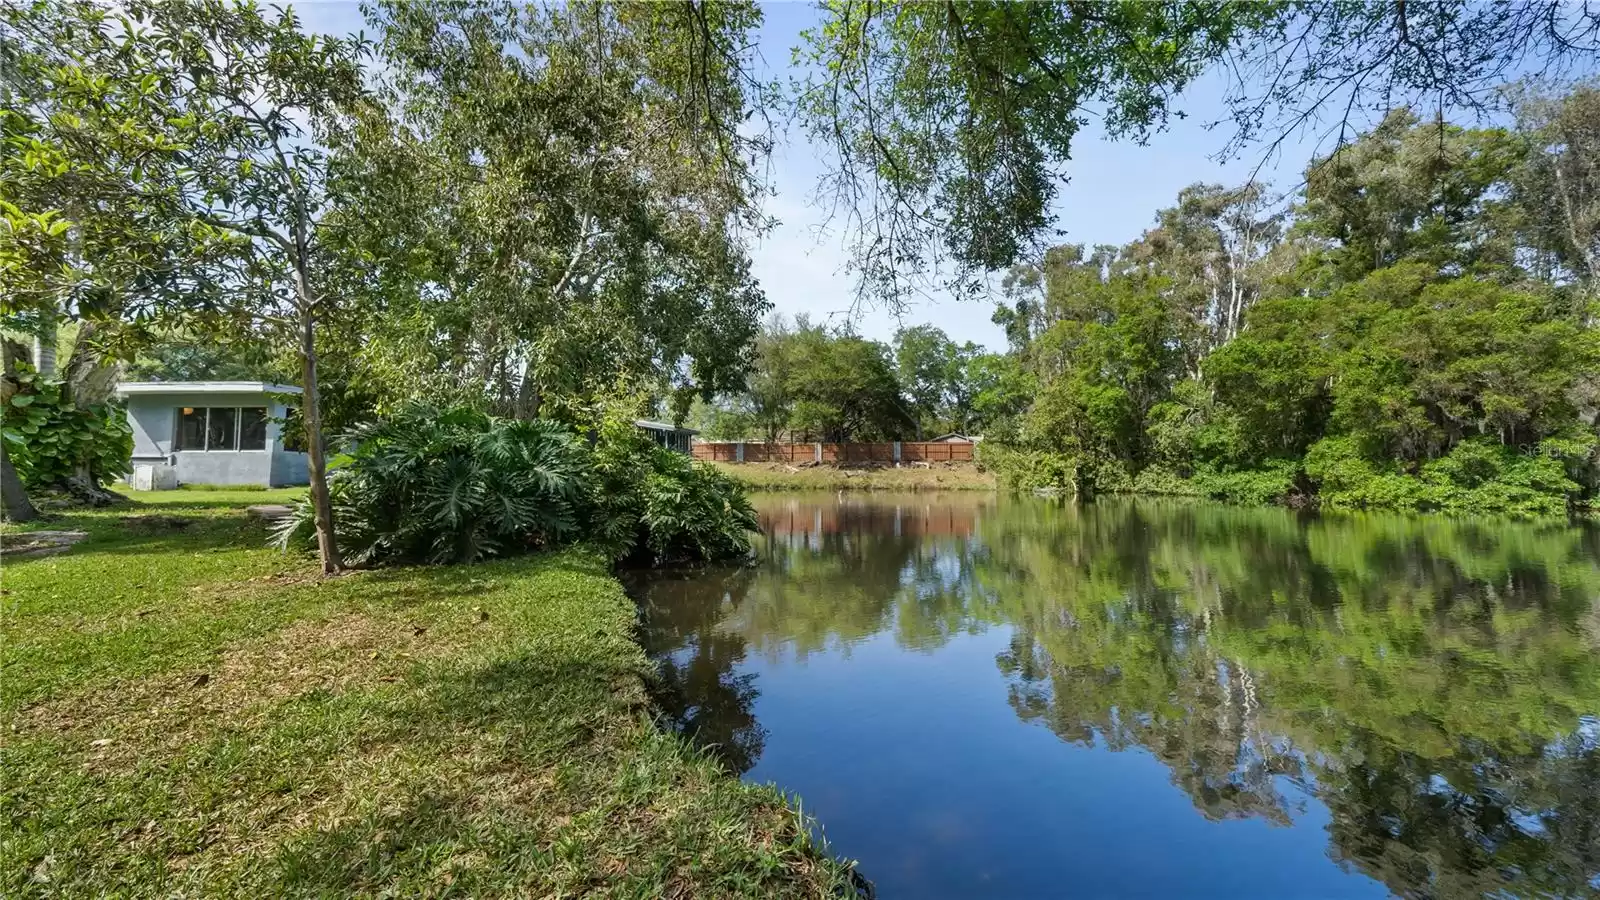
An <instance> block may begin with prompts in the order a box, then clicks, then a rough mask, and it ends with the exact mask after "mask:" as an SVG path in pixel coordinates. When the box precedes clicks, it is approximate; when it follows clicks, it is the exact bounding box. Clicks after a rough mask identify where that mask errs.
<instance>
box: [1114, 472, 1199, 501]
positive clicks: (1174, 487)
mask: <svg viewBox="0 0 1600 900" xmlns="http://www.w3.org/2000/svg"><path fill="white" fill-rule="evenodd" d="M1130 493H1134V494H1153V495H1169V496H1174V497H1198V496H1200V495H1201V490H1200V488H1199V487H1198V486H1197V485H1196V484H1195V483H1194V482H1193V481H1192V480H1190V479H1188V478H1184V477H1183V476H1181V475H1179V474H1178V473H1177V472H1174V471H1172V470H1171V469H1168V468H1165V467H1164V466H1160V465H1154V466H1148V467H1146V468H1145V470H1144V471H1142V472H1140V473H1139V474H1138V475H1137V476H1135V477H1134V479H1133V489H1132V490H1131V491H1130Z"/></svg>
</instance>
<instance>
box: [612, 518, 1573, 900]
mask: <svg viewBox="0 0 1600 900" xmlns="http://www.w3.org/2000/svg"><path fill="white" fill-rule="evenodd" d="M758 507H759V509H760V511H761V513H762V522H763V527H764V530H765V534H764V537H763V539H762V541H761V542H760V546H759V564H758V565H755V566H753V567H750V568H744V569H723V570H711V571H700V572H694V573H676V574H672V573H667V574H661V575H656V576H651V580H649V581H644V582H642V583H640V584H638V585H636V589H637V591H638V594H639V596H640V599H641V602H642V604H643V606H644V608H645V614H646V627H645V630H646V639H647V643H648V645H649V649H650V651H651V653H652V654H653V655H654V656H655V657H656V658H657V660H658V661H659V664H660V666H661V670H662V676H663V681H664V683H665V684H666V686H667V687H668V688H669V690H668V691H667V692H666V693H667V695H668V698H669V702H670V703H671V704H672V706H673V709H672V712H673V713H674V714H675V716H676V717H677V720H678V724H679V726H680V727H681V728H683V729H684V731H685V732H686V733H689V734H691V735H693V736H694V737H695V738H696V739H697V740H699V741H701V742H703V743H705V744H707V745H712V746H714V748H715V751H716V752H717V753H718V754H719V755H720V756H721V757H722V758H723V759H724V760H725V761H726V762H727V764H728V765H729V766H731V767H733V768H734V769H736V770H738V771H739V772H741V773H743V775H744V777H745V778H747V779H749V780H752V781H758V782H774V783H776V784H777V785H778V786H779V787H780V788H782V789H783V790H785V791H789V792H793V793H797V794H799V796H800V798H801V800H802V801H803V803H804V808H805V811H806V813H807V814H808V815H811V816H814V817H815V818H816V819H817V821H818V822H819V823H820V824H821V826H822V828H823V830H824V832H825V835H826V837H827V840H828V842H829V845H830V848H831V849H832V850H833V852H835V853H838V854H840V855H842V856H845V857H847V858H851V859H856V860H859V861H860V865H861V870H862V872H863V873H864V874H865V875H866V876H867V877H868V878H870V879H871V880H872V881H873V882H875V884H876V886H877V889H878V895H879V896H880V897H884V898H900V897H933V896H954V897H974V896H983V897H987V896H1006V897H1056V896H1106V895H1116V896H1162V897H1177V896H1207V897H1211V896H1227V897H1246V896H1251V897H1381V896H1385V895H1388V894H1391V893H1392V894H1401V895H1406V896H1419V897H1469V896H1482V895H1485V894H1489V895H1501V896H1560V897H1576V896H1595V895H1600V717H1597V714H1600V600H1597V598H1600V533H1597V532H1596V531H1595V530H1594V529H1583V528H1565V527H1533V526H1523V525H1508V524H1503V523H1476V524H1474V523H1468V522H1460V521H1454V520H1450V519H1443V518H1400V517H1386V516H1325V517H1309V516H1304V515H1297V514H1295V513H1292V512H1288V511H1284V510H1256V509H1234V508H1227V507H1217V506H1207V505H1196V504H1175V503H1160V502H1110V503H1097V504H1093V505H1090V506H1083V507H1077V506H1072V505H1061V504H1054V503H1049V502H1045V501H1035V500H1023V499H1016V500H1008V499H996V498H993V497H987V496H985V497H979V498H972V497H959V496H954V497H952V496H939V497H934V498H929V497H928V496H922V497H905V498H893V497H889V498H868V497H850V496H848V495H845V496H844V497H836V496H831V495H830V496H828V497H825V498H817V499H811V498H802V499H795V498H793V497H776V498H770V497H769V498H763V499H762V500H761V502H760V503H759V504H758ZM673 698H675V699H673Z"/></svg>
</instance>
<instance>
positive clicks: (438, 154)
mask: <svg viewBox="0 0 1600 900" xmlns="http://www.w3.org/2000/svg"><path fill="white" fill-rule="evenodd" d="M371 21H372V24H373V25H374V26H375V27H376V28H377V30H378V33H379V35H380V41H381V45H382V48H383V50H384V52H385V55H386V58H387V60H388V61H389V64H390V74H391V87H390V90H389V98H390V104H391V105H392V107H393V109H394V112H395V113H396V115H395V116H394V118H392V119H389V120H386V121H385V123H384V124H385V125H388V126H390V127H391V128H392V131H391V132H390V133H389V134H386V135H372V137H373V146H374V147H381V148H382V152H376V151H375V152H373V153H372V154H370V155H369V156H368V157H367V160H368V162H369V164H370V165H372V166H373V167H374V172H375V173H377V172H392V171H397V170H410V171H420V172H423V173H425V176H424V177H423V178H421V179H404V180H402V181H400V182H398V184H397V187H400V188H403V189H402V190H393V191H377V192H375V193H374V194H372V195H371V196H369V198H368V202H367V203H366V204H364V205H363V206H362V207H361V208H360V209H359V210H358V211H357V213H356V214H355V215H354V216H353V217H352V220H351V224H352V227H353V228H354V229H355V230H356V231H357V232H358V233H359V234H360V238H359V240H360V242H361V243H362V244H363V245H365V246H369V247H373V248H377V249H376V251H375V255H376V262H377V263H378V264H379V268H380V272H381V273H382V274H381V278H382V282H383V284H384V287H385V291H384V293H383V296H382V298H381V305H380V306H379V310H380V311H381V315H376V316H374V317H373V318H372V319H371V324H370V326H369V327H370V329H371V335H370V336H371V338H372V339H373V340H372V344H371V346H370V348H369V350H368V351H367V353H368V355H369V357H370V358H371V359H372V360H373V363H374V367H375V369H376V371H378V372H381V373H382V377H383V379H384V381H385V382H386V383H388V384H390V385H392V386H393V387H394V388H395V389H396V391H397V392H398V393H399V394H400V395H402V396H411V395H418V394H420V395H423V396H433V397H438V398H441V399H443V398H446V397H450V398H455V399H466V400H472V401H477V400H478V399H479V398H483V397H487V398H488V400H489V402H490V403H491V405H492V406H494V407H495V408H496V409H498V410H500V411H502V412H505V413H508V414H518V415H522V416H535V415H539V414H540V413H541V412H542V411H543V410H544V409H545V408H546V405H547V404H548V403H550V402H552V401H554V402H556V403H557V404H561V403H566V402H583V401H584V400H586V399H587V398H592V397H594V396H596V395H597V394H603V393H606V392H612V391H616V390H619V389H627V388H630V387H631V388H638V387H641V386H643V387H647V388H656V389H667V390H672V389H677V390H679V391H694V392H700V393H705V394H709V393H710V392H712V391H716V390H721V389H724V388H727V387H730V386H732V385H733V384H734V383H736V382H737V380H738V378H739V376H740V375H741V374H742V372H743V369H744V368H745V366H746V365H747V363H748V360H749V348H750V345H751V340H752V338H753V336H754V334H755V331H756V327H757V324H758V322H759V321H760V317H761V316H762V314H763V313H764V312H765V311H766V309H767V308H768V307H767V303H766V300H765V298H764V297H763V295H762V293H761V291H760V289H759V288H758V286H757V285H756V284H755V281H754V280H753V278H752V277H751V276H750V272H749V261H748V258H747V256H746V250H745V243H746V241H747V240H748V239H749V237H751V236H752V235H754V234H756V233H758V232H759V231H760V230H761V229H762V228H763V227H764V226H765V221H764V219H763V217H762V216H761V214H760V212H759V208H758V204H759V201H760V198H761V195H762V192H763V190H764V188H763V184H762V182H761V180H760V177H759V175H760V171H759V166H760V164H761V161H762V159H763V158H764V156H765V154H766V152H767V147H768V144H767V141H766V140H765V139H764V138H762V137H760V136H755V137H752V136H749V135H747V134H746V132H745V131H744V130H742V129H743V127H744V125H745V123H746V122H747V120H749V119H750V117H751V114H752V112H753V110H754V108H755V104H756V103H757V102H758V101H760V100H761V99H762V98H761V97H760V96H758V95H757V94H755V93H753V91H754V90H756V88H755V87H754V86H752V85H751V84H750V83H749V82H748V81H747V80H746V78H745V75H744V72H745V71H746V69H747V68H748V57H749V56H750V54H751V52H752V51H751V36H750V33H751V30H752V29H753V28H754V27H755V26H756V25H757V24H758V23H759V21H760V12H759V10H758V9H757V8H755V6H754V5H752V4H679V5H672V6H668V5H659V4H651V3H579V4H534V5H528V6H522V5H517V4H509V3H505V4H501V3H488V4H454V5H436V4H413V3H403V2H393V3H387V2H386V3H381V4H378V6H377V7H376V8H375V10H374V11H373V15H372V17H371Z"/></svg>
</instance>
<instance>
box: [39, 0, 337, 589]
mask: <svg viewBox="0 0 1600 900" xmlns="http://www.w3.org/2000/svg"><path fill="white" fill-rule="evenodd" d="M10 22H11V24H12V26H13V28H15V29H16V30H17V32H18V33H20V34H22V35H24V36H26V37H29V38H31V39H32V40H34V41H36V42H38V41H44V40H50V41H54V42H55V47H54V50H53V51H49V50H42V51H41V53H43V54H45V55H47V57H48V58H49V59H50V60H51V61H52V64H51V65H48V66H41V67H40V69H39V73H40V74H39V77H38V79H37V86H38V88H39V90H38V93H37V94H35V95H34V98H33V99H34V101H35V103H37V104H38V105H39V106H40V107H41V109H42V114H41V115H40V116H39V118H40V119H41V120H43V121H44V122H46V123H48V126H49V128H50V129H52V130H53V131H54V132H56V133H63V134H65V135H66V136H67V137H68V138H69V140H68V141H67V142H65V144H64V148H65V151H66V153H65V160H64V163H65V165H66V166H67V168H68V171H77V172H82V173H83V174H84V177H83V178H82V179H81V181H82V182H83V185H82V187H81V188H77V186H74V188H75V189H76V190H75V192H74V190H69V192H68V193H69V195H71V196H74V197H76V198H77V199H78V201H79V202H78V203H76V204H68V205H67V206H66V210H67V214H68V215H70V214H71V211H72V209H74V208H85V207H91V206H93V205H94V203H95V202H96V201H97V200H98V199H99V195H100V194H107V195H109V197H110V202H111V203H113V204H125V205H127V206H129V207H131V208H133V209H134V210H135V211H136V213H137V214H136V215H135V216H134V217H133V218H134V220H135V221H136V222H138V223H140V224H141V225H143V224H147V223H149V222H155V223H160V224H163V225H164V226H165V227H167V228H170V229H171V230H172V231H174V232H176V233H178V234H180V235H182V236H184V237H185V238H187V239H191V240H193V241H195V242H196V243H198V244H199V245H201V246H205V247H218V246H221V247H224V248H226V250H227V252H226V253H225V254H224V255H223V257H222V261H221V262H219V263H218V264H219V265H220V266H221V268H222V271H221V273H220V274H219V273H217V272H216V271H215V270H214V269H212V268H209V267H207V266H195V267H194V271H197V272H205V273H208V274H209V275H210V276H212V278H211V280H212V281H213V282H220V283H221V284H222V285H223V286H224V287H225V288H226V290H224V291H222V292H206V293H201V294H198V295H195V296H193V297H182V296H179V297H177V298H175V299H171V298H170V295H162V296H161V297H158V298H157V299H158V300H169V299H171V302H172V305H173V306H176V307H177V309H165V308H164V309H161V310H159V311H160V312H164V313H165V312H176V313H180V314H181V316H180V318H181V319H183V320H184V321H187V322H189V323H191V324H198V325H200V326H201V327H204V328H208V329H213V330H216V331H226V330H238V329H241V328H244V327H251V326H256V325H265V326H266V327H267V328H268V329H270V330H271V331H272V332H273V334H274V337H275V338H276V339H278V340H280V341H283V342H285V343H286V344H288V345H291V346H293V347H294V348H295V349H296V352H297V355H298V358H299V361H300V367H301V368H300V371H301V379H302V382H303V383H302V387H303V388H304V392H305V393H304V395H303V397H302V401H301V402H302V407H301V412H302V418H303V421H304V424H305V429H306V432H307V442H306V444H307V450H308V453H309V456H310V462H311V465H310V480H311V497H312V503H313V505H314V507H315V509H316V519H317V533H318V545H319V550H320V552H321V557H322V566H323V569H324V571H327V572H337V571H338V570H339V569H340V568H342V563H341V561H340V558H339V550H338V546H337V544H336V543H335V540H334V535H333V520H332V510H331V507H330V503H329V497H328V487H327V476H326V462H325V448H324V442H323V434H322V425H321V404H320V398H319V379H318V353H317V341H316V338H317V331H318V326H319V323H320V322H322V321H324V320H325V319H326V318H327V317H329V316H330V315H331V313H332V311H333V309H334V308H335V307H336V306H337V302H338V299H339V298H338V297H336V296H334V295H333V294H332V292H331V290H330V288H331V287H332V279H331V278H330V277H329V272H330V271H331V270H333V269H335V268H336V267H337V263H336V262H335V261H333V260H332V259H331V258H330V257H331V255H332V254H333V253H334V252H335V251H334V247H335V245H336V242H334V241H330V240H329V238H328V226H329V224H330V214H331V213H332V212H333V211H334V210H336V209H338V208H339V207H340V206H341V204H343V203H345V202H346V201H347V199H348V198H349V197H350V196H351V195H352V194H353V193H358V192H361V191H362V190H364V187H363V185H361V184H360V183H359V175H360V172H359V171H357V172H355V173H353V175H352V174H347V173H345V172H341V171H340V169H339V165H338V161H337V159H338V157H337V156H336V154H335V148H337V147H339V146H340V145H341V144H343V143H344V142H345V138H344V135H343V134H342V132H343V130H344V129H345V127H346V123H347V121H348V120H350V119H351V118H352V117H353V116H354V115H355V114H357V113H358V112H359V111H360V107H361V106H362V105H363V103H364V102H365V101H366V98H367V95H366V90H365V81H364V77H365V76H364V71H363V67H362V59H363V56H364V54H365V52H366V45H365V43H364V42H363V41H362V40H361V39H359V38H352V39H332V38H325V37H320V36H314V35H308V34H305V33H304V32H302V31H301V29H300V27H299V23H298V21H297V20H296V19H295V18H294V16H293V14H292V13H289V12H278V11H271V12H268V11H265V10H263V9H261V8H260V7H258V6H256V5H254V4H253V3H249V2H228V0H181V2H170V3H168V2H153V3H152V2H134V3H130V4H127V5H126V6H124V7H123V8H122V10H121V14H120V15H119V16H116V17H113V16H111V15H110V14H109V13H108V11H107V10H105V9H103V8H100V7H98V6H96V5H94V4H88V3H81V4H73V5H70V6H66V7H53V6H49V5H45V4H38V5H35V6H33V7H31V8H29V9H27V10H20V11H18V12H17V13H16V14H15V15H13V16H11V17H10ZM129 135H132V138H136V139H137V140H138V141H139V144H138V145H136V146H125V145H126V144H128V143H129V142H130V140H131V139H132V138H130V137H129ZM108 148H109V149H108ZM91 189H92V192H91ZM90 221H93V219H92V218H91V219H90ZM94 246H98V245H94ZM86 252H87V251H86ZM123 259H124V257H123V255H122V254H118V253H112V252H107V253H104V254H101V255H97V256H94V257H92V258H90V259H89V268H91V269H93V268H95V267H97V266H99V265H102V264H104V263H106V262H109V261H119V262H120V261H122V260H123ZM128 265H130V266H131V267H133V268H134V270H135V271H137V272H139V273H140V274H146V273H151V272H160V271H162V270H161V269H160V268H159V267H155V266H152V265H150V264H149V262H148V261H143V260H138V259H136V260H134V261H132V262H131V263H128ZM121 318H122V319H123V320H126V319H127V318H128V316H127V314H126V313H125V312H124V313H123V314H122V316H121Z"/></svg>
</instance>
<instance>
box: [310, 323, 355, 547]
mask: <svg viewBox="0 0 1600 900" xmlns="http://www.w3.org/2000/svg"><path fill="white" fill-rule="evenodd" d="M315 325H316V316H315V314H314V313H312V311H311V309H310V308H309V307H302V309H301V313H300V363H301V370H302V378H303V380H304V381H305V383H304V384H302V385H301V386H300V387H301V390H303V391H304V393H303V394H302V395H301V397H300V402H301V409H300V414H301V416H302V417H303V418H304V419H305V426H306V453H307V454H308V455H309V458H310V462H311V465H310V470H311V507H312V510H313V514H314V516H315V518H316V526H317V552H318V554H319V555H320V556H321V558H322V571H323V573H324V574H327V575H337V574H338V573H339V572H341V571H343V570H344V560H343V559H341V558H340V556H339V545H338V544H337V543H335V541H334V534H333V501H332V500H331V499H330V498H329V496H328V462H327V459H326V454H325V453H324V450H323V446H322V399H321V397H320V396H319V394H318V390H317V345H316V340H315V335H316V332H315Z"/></svg>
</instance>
